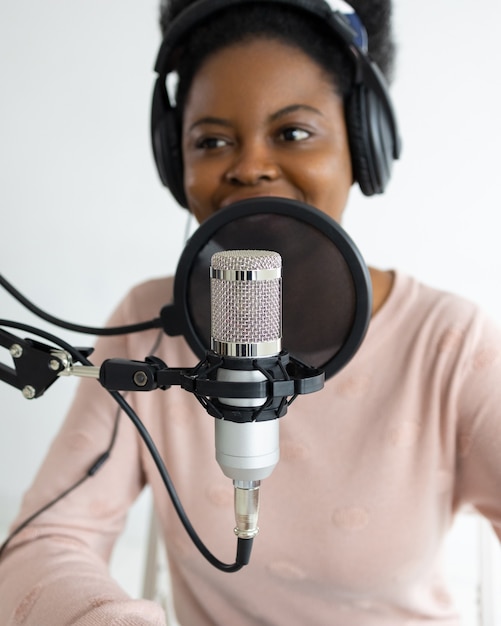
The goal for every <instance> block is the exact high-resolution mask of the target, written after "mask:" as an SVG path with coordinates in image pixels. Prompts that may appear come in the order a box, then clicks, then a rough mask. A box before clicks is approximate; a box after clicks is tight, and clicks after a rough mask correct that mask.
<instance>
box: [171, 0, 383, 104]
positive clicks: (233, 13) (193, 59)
mask: <svg viewBox="0 0 501 626" xmlns="http://www.w3.org/2000/svg"><path fill="white" fill-rule="evenodd" d="M195 1H196V0H160V27H161V30H162V33H163V34H165V32H166V30H167V28H168V26H169V24H170V23H171V22H172V21H173V20H174V19H175V18H176V17H177V16H178V15H179V14H180V13H182V12H183V11H184V10H185V9H186V7H188V6H190V5H192V4H193V3H194V2H195ZM350 4H351V6H352V7H353V8H354V9H355V11H356V13H357V14H358V16H359V17H360V19H361V20H362V22H363V24H364V26H365V29H366V31H367V35H368V41H369V55H370V57H371V59H372V60H373V61H374V62H375V63H376V64H377V65H378V66H379V68H380V70H381V71H382V73H383V74H384V76H385V77H386V79H387V81H388V82H390V80H391V78H392V74H393V64H394V56H395V45H394V42H393V38H392V32H391V13H392V7H391V0H350ZM256 37H263V38H272V39H280V40H281V41H284V42H285V43H287V44H289V45H293V46H295V47H298V48H300V49H301V50H303V51H304V52H305V53H306V54H308V55H309V56H310V57H311V58H313V59H314V60H315V61H316V62H317V63H318V64H319V65H320V67H322V68H323V69H324V70H325V71H326V73H327V75H328V76H329V77H330V78H331V80H332V82H333V86H334V88H335V89H336V90H337V92H338V93H339V94H340V95H341V96H342V97H343V98H345V97H346V96H347V95H348V94H349V93H350V89H351V85H352V79H353V66H352V61H351V59H348V55H347V54H346V50H345V49H344V48H343V46H342V45H341V44H340V43H339V42H338V41H337V40H333V38H332V35H331V33H330V31H329V32H328V33H326V32H324V31H323V29H322V25H321V24H320V23H319V20H318V19H317V18H314V17H312V18H311V19H307V18H305V14H304V12H298V11H297V9H296V8H294V7H292V6H290V7H289V6H287V5H281V6H280V7H277V6H273V5H271V4H270V5H266V4H265V5H263V4H256V5H252V4H249V5H243V6H239V7H238V9H235V8H234V7H233V8H229V9H225V10H223V11H221V12H218V14H217V18H213V19H208V20H207V21H206V22H204V24H203V26H201V27H198V28H195V29H194V30H193V31H192V33H191V35H190V36H189V37H188V39H187V41H186V42H185V44H184V46H183V48H184V50H183V55H182V57H181V59H180V62H179V65H178V67H177V68H176V69H177V73H178V75H179V84H178V88H177V94H176V102H177V109H178V114H179V115H182V110H183V108H184V104H185V101H186V97H187V94H188V90H189V88H190V85H191V82H192V79H193V77H194V75H195V73H196V72H197V70H198V69H199V67H200V65H201V64H202V63H203V61H204V59H205V58H206V57H207V56H208V55H209V54H211V53H214V52H216V51H217V50H220V49H222V48H224V47H227V46H229V45H231V44H234V43H237V42H242V41H244V40H245V39H249V38H256Z"/></svg>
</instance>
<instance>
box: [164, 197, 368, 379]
mask: <svg viewBox="0 0 501 626" xmlns="http://www.w3.org/2000/svg"><path fill="white" fill-rule="evenodd" d="M249 249H252V250H271V251H274V252H278V253H279V254H280V255H281V257H282V271H283V285H282V287H283V304H282V311H283V338H282V345H283V348H284V349H285V350H287V351H288V352H289V354H291V355H292V356H293V357H295V358H296V359H299V360H301V361H303V362H305V363H307V364H308V365H310V366H313V367H317V368H319V369H322V370H324V371H325V377H326V378H329V377H331V376H333V375H334V374H336V373H337V372H338V371H339V370H340V369H341V368H342V367H344V365H346V363H347V362H348V361H349V360H350V359H351V358H352V356H353V355H354V354H355V352H356V351H357V350H358V348H359V346H360V344H361V342H362V340H363V338H364V336H365V333H366V331H367V327H368V324H369V320H370V316H371V309H372V290H371V282H370V277H369V272H368V269H367V266H366V265H365V262H364V260H363V259H362V256H361V254H360V252H359V251H358V249H357V247H356V246H355V244H354V243H353V242H352V240H351V239H350V237H349V236H348V235H347V234H346V232H345V231H344V230H343V228H342V227H341V226H340V225H339V224H338V223H337V222H335V221H334V220H332V219H331V218H329V217H328V216H327V215H325V214H324V213H322V212H321V211H319V210H318V209H315V208H313V207H311V206H309V205H307V204H304V203H302V202H297V201H295V200H287V199H285V198H253V199H250V200H243V201H241V202H237V203H235V204H232V205H231V206H228V207H226V208H224V209H222V210H221V211H219V212H218V213H216V214H215V215H214V216H212V217H211V218H209V219H208V220H206V221H205V222H203V223H202V224H201V226H200V227H199V228H198V229H197V230H196V231H195V233H194V234H193V236H192V237H191V238H190V240H189V241H188V243H187V245H186V247H185V249H184V251H183V253H182V255H181V258H180V260H179V263H178V266H177V269H176V275H175V280H174V302H173V304H170V305H167V306H166V307H164V309H163V310H162V312H161V318H162V324H163V328H164V330H165V332H166V333H167V334H168V335H181V334H182V335H184V337H185V339H186V341H187V342H188V344H189V345H190V347H191V349H192V350H193V351H194V352H195V354H196V355H197V356H198V357H199V358H201V359H202V358H204V357H205V354H206V352H207V350H209V349H210V277H209V267H210V264H211V258H212V255H213V254H214V253H215V252H220V251H222V250H249Z"/></svg>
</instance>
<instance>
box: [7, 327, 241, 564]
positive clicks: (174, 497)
mask: <svg viewBox="0 0 501 626" xmlns="http://www.w3.org/2000/svg"><path fill="white" fill-rule="evenodd" d="M0 326H7V327H9V328H16V329H18V330H23V331H24V332H29V333H32V334H34V335H37V336H39V337H42V338H44V339H46V340H48V341H51V342H52V343H55V344H56V345H58V346H60V347H61V348H63V349H64V350H66V351H67V352H68V353H69V354H70V355H71V356H72V358H73V359H74V360H75V361H79V362H80V363H82V364H83V365H88V366H92V362H91V361H90V360H89V359H88V358H87V357H86V356H85V355H83V354H81V353H80V352H79V351H78V350H77V349H76V348H74V347H73V346H71V345H70V344H68V343H66V342H65V341H63V340H61V339H59V338H58V337H55V336H54V335H52V334H50V333H48V332H46V331H43V330H40V329H37V328H33V327H32V326H29V325H27V324H21V323H18V322H11V321H9V320H1V319H0ZM107 391H108V393H109V394H110V395H111V397H112V398H113V399H114V400H115V401H116V402H117V404H118V405H119V407H120V408H121V409H122V410H123V411H124V412H125V414H126V415H127V416H128V417H129V419H130V420H131V421H132V423H133V424H134V426H135V427H136V429H137V431H138V433H139V435H140V437H141V439H142V440H143V441H144V443H145V445H146V447H147V449H148V451H149V453H150V455H151V457H152V459H153V461H154V463H155V465H156V467H157V469H158V472H159V473H160V476H161V478H162V481H163V483H164V486H165V487H166V489H167V492H168V494H169V497H170V499H171V501H172V504H173V506H174V508H175V510H176V513H177V514H178V517H179V519H180V521H181V523H182V524H183V526H184V528H185V530H186V532H187V533H188V535H189V537H190V539H191V540H192V542H193V543H194V545H195V546H196V547H197V548H198V550H199V552H200V553H201V554H202V556H204V557H205V559H206V560H207V561H208V562H209V563H210V564H211V565H213V566H214V567H216V568H217V569H219V570H221V571H223V572H228V573H230V572H236V571H238V570H240V569H241V568H242V567H243V566H244V565H246V564H247V563H248V562H249V559H250V552H251V549H252V542H253V540H252V539H241V538H238V542H237V555H236V559H235V563H232V564H226V563H223V562H222V561H220V560H219V559H217V558H216V557H215V556H214V555H213V554H212V553H211V552H210V551H209V550H208V548H207V547H206V546H205V544H204V543H203V542H202V540H201V539H200V537H199V536H198V534H197V532H196V531H195V529H194V527H193V525H192V524H191V522H190V520H189V518H188V516H187V514H186V511H185V510H184V507H183V505H182V503H181V500H180V498H179V496H178V494H177V491H176V489H175V487H174V484H173V482H172V480H171V478H170V475H169V473H168V471H167V468H166V467H165V464H164V462H163V459H162V457H161V456H160V453H159V452H158V449H157V447H156V445H155V443H154V442H153V439H152V438H151V435H150V434H149V432H148V430H147V429H146V427H145V426H144V424H143V422H142V421H141V420H140V418H139V416H138V415H137V414H136V412H135V411H134V409H133V408H132V407H131V406H130V404H129V403H128V402H127V401H126V399H125V398H124V397H123V396H122V394H120V393H119V392H118V391H110V390H107ZM116 429H117V424H115V430H114V434H113V437H112V441H111V447H113V445H114V443H115V437H116V432H117V431H116ZM110 451H111V448H110V447H109V448H108V450H107V451H106V452H105V453H103V454H102V455H101V456H100V457H99V458H98V460H97V461H96V462H95V463H94V464H93V466H92V467H91V468H90V469H89V470H88V471H87V474H86V475H85V476H84V477H82V478H81V479H80V480H79V481H78V482H77V483H75V484H74V485H73V486H72V487H70V488H69V489H68V490H66V491H65V492H64V493H63V494H61V495H60V496H58V497H57V498H55V499H54V500H53V501H52V502H50V503H48V504H47V505H44V507H43V508H42V509H40V510H39V511H37V512H36V513H34V514H33V515H32V516H30V518H28V520H25V521H24V522H22V524H21V527H18V528H16V529H15V530H14V531H13V533H11V535H10V536H9V537H8V538H7V540H6V541H5V542H4V544H2V546H1V548H0V556H1V554H2V552H3V551H4V549H5V548H6V546H7V544H8V543H9V542H10V541H11V539H12V537H14V536H15V535H17V534H18V532H20V531H21V530H22V528H25V527H26V526H27V525H28V524H29V523H30V522H31V521H32V520H33V519H35V518H36V517H38V516H39V515H40V514H41V513H43V512H44V511H45V510H47V509H48V508H49V507H51V506H53V505H54V504H55V503H56V502H58V501H59V500H60V499H61V498H64V497H65V496H66V495H67V494H68V493H70V492H71V491H72V490H73V489H76V488H77V487H78V486H79V485H80V484H82V483H83V482H84V481H85V480H86V479H87V478H89V477H90V476H93V475H94V474H95V473H96V472H97V470H98V469H99V468H100V467H101V465H102V464H103V463H104V462H105V461H106V460H107V459H108V457H109V452H110Z"/></svg>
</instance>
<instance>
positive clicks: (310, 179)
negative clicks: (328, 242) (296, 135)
mask: <svg viewBox="0 0 501 626" xmlns="http://www.w3.org/2000/svg"><path fill="white" fill-rule="evenodd" d="M301 176H302V178H303V180H304V188H305V189H307V190H309V192H310V193H309V194H308V195H309V196H310V203H311V204H313V205H314V206H316V208H318V209H320V210H321V211H323V212H324V213H326V214H328V215H329V216H330V217H332V218H333V219H334V220H336V221H340V220H341V216H342V214H343V211H344V208H345V205H346V202H347V199H348V196H349V193H350V189H351V186H352V184H353V171H352V167H351V159H350V156H349V153H348V154H347V155H344V156H343V157H342V158H341V157H340V155H338V154H336V155H330V157H327V158H319V159H318V160H309V162H308V165H307V167H305V168H304V169H303V171H302V173H301Z"/></svg>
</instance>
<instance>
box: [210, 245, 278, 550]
mask: <svg viewBox="0 0 501 626" xmlns="http://www.w3.org/2000/svg"><path fill="white" fill-rule="evenodd" d="M281 275H282V259H281V257H280V255H279V254H278V253H276V252H269V251H264V250H226V251H223V252H218V253H216V254H214V255H213V257H212V261H211V347H212V350H213V351H214V352H215V353H216V354H218V355H220V356H223V357H231V360H232V359H236V360H237V361H233V362H241V363H243V362H242V361H241V360H246V365H245V367H244V368H243V369H237V368H235V369H229V368H220V369H219V370H218V371H217V379H218V380H222V381H227V382H256V381H257V382H259V381H262V380H265V379H266V377H265V376H264V374H263V373H262V372H261V371H259V369H253V368H249V367H247V363H254V362H256V361H255V360H256V359H257V362H259V358H261V357H272V356H275V355H278V354H279V353H280V351H281V339H282V311H281V301H282V284H281V283H282V277H281ZM218 400H219V402H221V403H222V404H223V405H227V406H229V407H231V408H232V409H233V410H234V411H237V412H238V409H239V408H240V409H242V410H243V409H249V408H258V407H260V406H262V405H263V404H264V403H265V402H266V397H263V398H218ZM215 445H216V459H217V462H218V463H219V465H220V467H221V469H222V471H223V472H224V474H225V475H226V476H228V477H229V478H231V479H232V480H233V483H234V486H235V517H236V522H237V527H236V528H235V533H236V534H237V535H238V536H239V537H244V538H251V537H253V536H255V535H256V534H257V531H258V528H257V516H258V510H259V484H260V481H261V480H262V479H263V478H267V477H268V476H269V475H270V474H271V473H272V471H273V469H274V468H275V466H276V464H277V463H278V460H279V458H280V446H279V420H278V419H266V420H263V421H258V420H255V421H242V422H240V421H231V420H229V419H217V418H216V420H215Z"/></svg>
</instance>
